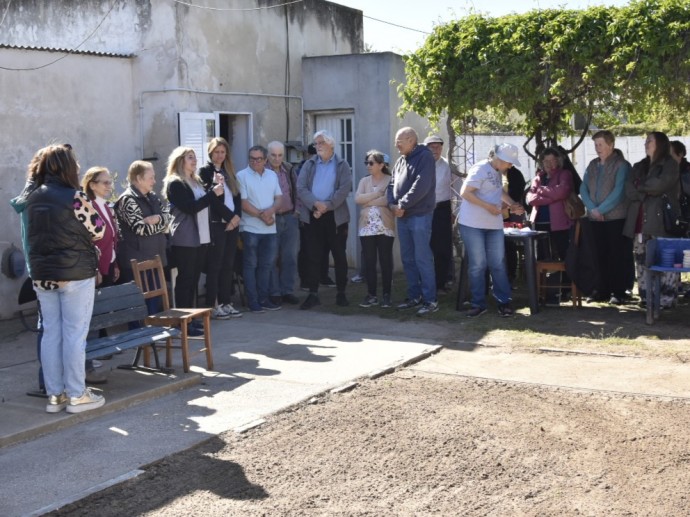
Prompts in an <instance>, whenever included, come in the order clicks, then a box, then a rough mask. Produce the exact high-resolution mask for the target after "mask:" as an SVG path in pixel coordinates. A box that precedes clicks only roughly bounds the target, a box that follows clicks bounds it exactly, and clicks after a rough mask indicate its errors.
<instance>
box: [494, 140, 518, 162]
mask: <svg viewBox="0 0 690 517" xmlns="http://www.w3.org/2000/svg"><path fill="white" fill-rule="evenodd" d="M495 153H496V156H497V157H498V158H500V159H501V160H503V161H504V162H508V163H511V164H513V165H517V166H518V167H520V161H519V160H518V148H517V147H515V146H514V145H513V144H508V143H503V144H498V145H497V146H496V150H495Z"/></svg>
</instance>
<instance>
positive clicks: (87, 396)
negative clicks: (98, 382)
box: [65, 388, 105, 413]
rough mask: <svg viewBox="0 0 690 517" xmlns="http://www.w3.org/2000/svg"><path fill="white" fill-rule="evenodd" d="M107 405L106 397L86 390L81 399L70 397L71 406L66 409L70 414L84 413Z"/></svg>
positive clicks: (89, 389) (88, 389)
mask: <svg viewBox="0 0 690 517" xmlns="http://www.w3.org/2000/svg"><path fill="white" fill-rule="evenodd" d="M103 404H105V397H103V395H98V394H96V393H94V392H93V391H91V388H86V389H85V390H84V393H82V394H81V396H79V397H70V399H69V405H68V406H67V408H66V409H65V411H67V412H68V413H83V412H84V411H89V410H91V409H96V408H99V407H101V406H102V405H103Z"/></svg>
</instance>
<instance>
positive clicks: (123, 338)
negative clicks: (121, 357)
mask: <svg viewBox="0 0 690 517" xmlns="http://www.w3.org/2000/svg"><path fill="white" fill-rule="evenodd" d="M179 335H180V330H179V329H176V328H165V327H143V328H138V329H133V330H129V331H126V332H122V333H120V334H115V335H113V336H106V337H99V338H95V339H92V340H89V341H88V342H87V344H86V358H87V359H93V358H95V357H102V356H105V355H109V354H112V353H115V352H121V351H124V350H128V349H130V348H136V347H139V346H144V345H150V344H151V343H153V342H156V341H163V340H165V339H167V338H169V337H177V336H179Z"/></svg>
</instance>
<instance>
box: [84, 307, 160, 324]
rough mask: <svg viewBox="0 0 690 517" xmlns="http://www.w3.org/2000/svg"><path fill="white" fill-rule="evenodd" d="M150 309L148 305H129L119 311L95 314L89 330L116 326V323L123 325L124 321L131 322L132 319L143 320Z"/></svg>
mask: <svg viewBox="0 0 690 517" xmlns="http://www.w3.org/2000/svg"><path fill="white" fill-rule="evenodd" d="M148 314H149V313H148V310H147V309H146V305H141V306H139V307H129V308H127V309H123V310H120V311H117V312H108V313H105V314H98V315H96V314H94V315H93V316H92V317H91V324H90V325H89V330H100V329H104V328H108V327H114V326H116V325H122V324H123V323H129V322H130V321H139V320H143V319H145V318H146V316H148Z"/></svg>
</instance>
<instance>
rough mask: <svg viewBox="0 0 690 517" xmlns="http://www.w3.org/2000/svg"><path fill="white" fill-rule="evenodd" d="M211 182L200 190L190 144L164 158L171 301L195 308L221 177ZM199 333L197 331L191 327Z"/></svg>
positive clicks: (219, 192)
mask: <svg viewBox="0 0 690 517" xmlns="http://www.w3.org/2000/svg"><path fill="white" fill-rule="evenodd" d="M215 180H216V181H215V183H216V184H215V185H214V186H213V187H212V188H211V189H210V190H209V191H208V192H206V190H204V187H203V185H202V182H201V178H200V177H199V176H197V174H196V153H195V152H194V149H192V148H191V147H177V148H176V149H174V150H173V152H172V153H170V156H169V157H168V167H167V173H166V176H165V180H164V181H163V191H164V193H165V197H166V198H167V199H168V201H169V202H170V216H171V221H170V241H171V242H170V243H171V245H172V260H173V262H174V265H175V267H177V284H176V285H175V304H176V306H177V307H195V306H196V304H195V303H194V302H195V299H194V296H195V293H196V287H197V285H198V283H199V276H200V274H201V269H202V267H203V266H204V263H205V261H206V253H207V248H208V245H209V244H210V243H211V228H210V216H209V206H211V205H212V204H214V203H215V204H216V205H217V204H219V203H220V201H219V197H220V196H221V195H222V194H223V193H224V191H225V180H224V178H223V176H222V175H221V174H216V175H215ZM194 330H196V332H194V334H196V335H199V334H200V333H201V331H200V330H198V329H194Z"/></svg>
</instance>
